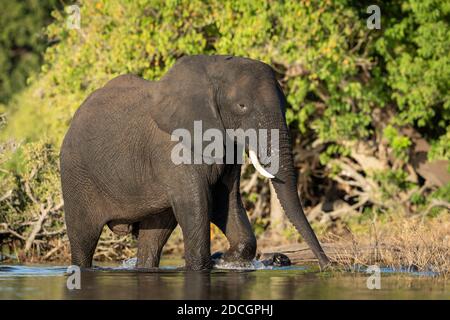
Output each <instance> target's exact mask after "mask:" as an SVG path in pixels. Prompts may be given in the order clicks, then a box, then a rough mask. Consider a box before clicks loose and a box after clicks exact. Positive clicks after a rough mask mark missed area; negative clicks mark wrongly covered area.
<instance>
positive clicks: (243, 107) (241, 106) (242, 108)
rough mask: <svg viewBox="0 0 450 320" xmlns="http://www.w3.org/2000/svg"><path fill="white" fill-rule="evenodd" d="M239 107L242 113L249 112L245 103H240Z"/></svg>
mask: <svg viewBox="0 0 450 320" xmlns="http://www.w3.org/2000/svg"><path fill="white" fill-rule="evenodd" d="M238 107H239V109H241V110H242V111H245V110H247V107H246V106H245V104H243V103H238Z"/></svg>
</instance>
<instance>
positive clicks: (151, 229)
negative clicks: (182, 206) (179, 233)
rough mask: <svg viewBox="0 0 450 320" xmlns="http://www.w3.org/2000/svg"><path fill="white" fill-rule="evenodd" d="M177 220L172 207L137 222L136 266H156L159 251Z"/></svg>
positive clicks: (159, 254)
mask: <svg viewBox="0 0 450 320" xmlns="http://www.w3.org/2000/svg"><path fill="white" fill-rule="evenodd" d="M176 226H177V221H176V219H175V216H174V215H173V212H172V209H168V210H167V211H164V212H162V213H158V214H153V215H151V216H149V217H148V218H147V219H145V220H143V221H141V222H139V235H138V253H137V264H136V266H137V267H138V268H157V267H158V266H159V260H160V257H161V252H162V249H163V247H164V245H165V244H166V242H167V240H168V239H169V237H170V235H171V233H172V231H173V230H174V229H175V227H176Z"/></svg>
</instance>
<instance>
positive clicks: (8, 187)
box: [0, 142, 63, 232]
mask: <svg viewBox="0 0 450 320" xmlns="http://www.w3.org/2000/svg"><path fill="white" fill-rule="evenodd" d="M5 148H6V150H4V152H3V153H1V154H2V156H1V157H0V199H2V201H0V223H6V224H7V225H8V226H9V227H10V228H12V229H16V230H19V229H21V231H23V232H25V231H26V230H27V229H28V228H29V226H30V225H29V224H26V222H28V221H29V220H30V219H34V218H35V217H36V215H38V213H39V210H40V208H41V207H40V206H41V205H44V206H48V205H50V204H52V205H53V204H56V203H58V202H60V201H61V195H60V194H61V191H60V183H59V169H58V155H57V153H56V152H55V150H54V149H53V148H52V147H51V145H49V144H47V143H44V142H34V143H28V144H25V145H23V146H20V147H19V148H18V149H17V151H16V152H13V150H12V149H14V148H16V146H9V147H7V146H5ZM8 154H12V155H13V156H12V157H8ZM60 217H62V216H60ZM56 221H58V219H54V220H53V222H52V223H51V224H52V225H53V224H55V223H56ZM24 223H25V224H24ZM62 223H63V222H62V220H61V221H59V222H58V223H56V224H57V225H58V226H59V227H61V226H62ZM52 225H51V226H49V227H50V228H52V227H53V226H52Z"/></svg>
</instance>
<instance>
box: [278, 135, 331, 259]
mask: <svg viewBox="0 0 450 320" xmlns="http://www.w3.org/2000/svg"><path fill="white" fill-rule="evenodd" d="M279 146H280V148H279V159H280V160H279V161H280V163H279V170H278V172H277V173H276V174H275V178H273V179H271V183H272V184H273V187H274V190H275V192H276V194H277V197H278V200H279V201H280V204H281V207H282V208H283V210H284V212H285V213H286V215H287V216H288V218H289V220H290V221H291V222H292V224H293V225H294V226H295V228H296V229H297V230H298V231H299V232H300V234H301V236H302V237H303V238H304V239H305V241H306V243H307V244H308V245H309V247H310V248H311V250H312V251H313V253H314V255H315V256H316V257H317V259H318V260H319V264H320V266H321V268H324V267H326V266H327V265H329V264H330V261H329V259H328V257H327V256H326V255H325V252H324V251H323V249H322V247H321V245H320V243H319V241H318V240H317V237H316V235H315V234H314V231H313V230H312V228H311V226H310V224H309V222H308V220H307V219H306V216H305V213H304V211H303V208H302V205H301V202H300V198H299V195H298V192H297V178H296V173H295V170H294V162H293V156H292V151H291V150H292V149H291V143H290V137H289V133H288V130H287V128H286V127H284V128H283V129H282V130H281V132H280V137H279Z"/></svg>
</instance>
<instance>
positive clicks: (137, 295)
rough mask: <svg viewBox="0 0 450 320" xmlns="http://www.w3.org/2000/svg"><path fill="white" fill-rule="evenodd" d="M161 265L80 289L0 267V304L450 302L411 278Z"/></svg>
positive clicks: (119, 270) (448, 292)
mask: <svg viewBox="0 0 450 320" xmlns="http://www.w3.org/2000/svg"><path fill="white" fill-rule="evenodd" d="M180 264H181V263H180V261H175V260H166V261H163V267H162V268H161V269H159V270H156V271H153V272H149V271H146V272H137V271H136V270H133V269H130V268H129V267H126V266H109V267H108V268H106V267H105V266H102V267H101V268H97V269H94V270H91V271H82V272H81V275H80V279H81V289H79V290H77V289H74V290H69V289H68V288H67V279H68V274H67V267H66V266H49V265H45V266H42V265H29V266H23V265H1V264H0V299H133V300H134V299H450V281H449V280H448V279H447V280H446V279H442V278H440V277H431V276H423V275H420V274H413V273H401V274H399V273H394V272H391V271H389V270H384V271H387V272H382V273H381V277H380V285H381V288H380V289H372V290H370V289H368V287H367V279H368V277H369V276H370V274H365V273H362V272H360V273H353V272H348V273H345V272H339V273H337V272H335V273H318V272H314V271H311V269H310V268H308V267H298V266H292V267H282V268H276V267H274V268H264V267H257V268H255V269H254V270H225V269H215V270H212V271H208V272H187V271H179V270H177V269H176V268H175V267H176V266H179V265H180Z"/></svg>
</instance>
